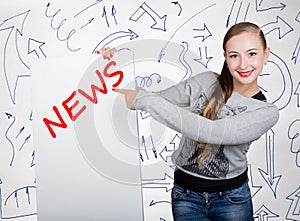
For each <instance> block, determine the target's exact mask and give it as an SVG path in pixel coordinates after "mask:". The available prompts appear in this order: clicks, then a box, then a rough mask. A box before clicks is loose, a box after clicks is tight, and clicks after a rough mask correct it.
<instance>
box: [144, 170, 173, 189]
mask: <svg viewBox="0 0 300 221" xmlns="http://www.w3.org/2000/svg"><path fill="white" fill-rule="evenodd" d="M173 182H174V181H173V178H172V177H170V176H169V175H168V174H167V173H165V174H164V177H163V178H162V179H143V180H142V188H150V189H157V188H159V189H165V190H166V192H169V191H170V190H171V189H172V188H173Z"/></svg>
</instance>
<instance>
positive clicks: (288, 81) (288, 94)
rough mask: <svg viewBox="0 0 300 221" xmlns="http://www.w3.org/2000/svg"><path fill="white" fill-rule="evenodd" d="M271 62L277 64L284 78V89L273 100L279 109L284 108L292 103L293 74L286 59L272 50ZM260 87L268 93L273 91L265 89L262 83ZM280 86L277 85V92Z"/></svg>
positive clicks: (269, 61)
mask: <svg viewBox="0 0 300 221" xmlns="http://www.w3.org/2000/svg"><path fill="white" fill-rule="evenodd" d="M269 63H271V64H273V65H275V67H276V68H277V69H278V71H279V74H280V75H281V76H280V77H281V78H282V83H281V84H282V90H281V91H279V95H278V96H277V95H276V96H277V97H276V98H275V99H274V100H272V101H271V102H272V103H273V104H275V105H276V106H277V107H278V109H279V110H282V109H283V108H285V107H286V106H287V105H288V104H289V103H290V101H291V98H292V95H293V81H292V76H291V73H290V71H289V69H288V66H287V65H286V63H285V61H284V60H283V59H281V58H280V57H279V56H277V55H276V54H275V53H273V52H271V53H270V55H269V60H268V65H269ZM259 87H260V89H262V90H263V91H265V92H267V93H272V91H267V90H265V88H263V87H261V85H260V86H259ZM278 88H279V87H277V89H276V90H275V91H274V92H276V94H277V93H278Z"/></svg>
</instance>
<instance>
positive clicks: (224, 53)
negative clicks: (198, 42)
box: [223, 51, 226, 59]
mask: <svg viewBox="0 0 300 221" xmlns="http://www.w3.org/2000/svg"><path fill="white" fill-rule="evenodd" d="M223 56H224V58H225V59H226V52H225V51H224V52H223Z"/></svg>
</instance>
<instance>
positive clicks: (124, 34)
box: [0, 0, 300, 221]
mask: <svg viewBox="0 0 300 221" xmlns="http://www.w3.org/2000/svg"><path fill="white" fill-rule="evenodd" d="M299 3H300V2H299V0H283V1H277V0H275V1H269V0H251V1H250V0H230V1H214V0H205V1H194V2H193V3H192V1H188V0H181V1H173V2H172V1H165V0H164V1H145V2H143V1H137V0H131V1H130V2H129V1H120V0H119V1H118V0H116V1H91V0H84V1H76V2H74V1H33V0H28V1H20V0H10V1H2V2H1V3H0V12H1V13H0V179H1V182H0V197H1V199H0V200H1V201H0V220H37V219H38V215H37V206H38V205H37V201H36V191H37V188H36V176H35V167H38V165H37V164H36V161H35V160H36V157H37V156H36V152H35V149H36V148H41V147H36V146H34V141H33V140H34V134H33V130H32V123H33V121H34V120H35V115H34V114H33V106H32V94H31V93H32V90H31V88H32V87H34V85H32V84H37V82H36V81H35V82H31V76H32V74H33V73H32V70H33V69H34V65H33V64H36V63H39V61H42V60H47V59H53V58H54V59H55V58H58V57H60V56H67V57H70V56H75V55H85V54H92V53H93V51H94V50H95V49H96V48H100V47H103V46H110V47H117V48H118V49H122V50H123V51H122V50H120V53H122V52H124V50H125V51H126V50H128V51H130V53H128V56H127V58H128V61H127V60H126V62H127V63H126V62H125V61H124V60H122V61H123V63H119V65H123V66H121V67H120V68H122V70H124V73H126V71H127V70H128V67H129V66H130V68H132V66H134V76H132V81H134V78H135V80H136V82H137V83H138V85H139V86H142V87H144V88H145V89H147V90H158V89H161V88H164V87H167V86H169V85H171V84H174V83H177V82H179V81H180V80H182V79H185V78H187V77H189V76H190V75H191V74H195V73H196V72H198V71H202V70H205V69H206V68H208V69H211V70H214V71H216V72H219V71H220V69H221V64H222V63H223V57H222V47H221V43H222V38H223V35H224V33H225V32H226V30H227V28H228V27H229V26H231V25H233V24H234V23H236V22H239V21H244V20H246V21H251V22H255V23H257V24H258V25H259V26H260V27H261V28H262V30H263V31H264V33H265V34H266V38H267V41H268V44H269V46H270V47H271V51H272V52H271V54H270V57H269V60H268V63H267V65H266V67H265V69H264V72H263V73H264V75H263V76H261V77H260V85H261V88H262V90H263V92H264V93H265V95H266V97H267V98H268V100H269V101H270V102H272V103H275V104H276V105H277V106H278V108H279V109H280V119H279V122H278V123H277V124H276V125H275V126H274V128H272V130H270V131H268V133H267V134H266V135H265V136H263V137H261V139H260V140H258V141H256V142H255V143H253V145H252V148H251V149H250V152H249V155H248V156H249V177H250V184H251V190H252V194H253V197H254V211H255V213H254V216H255V218H256V220H259V221H267V220H300V204H299V194H300V176H299V174H300V138H299V132H300V115H299V113H300V97H299V96H300V95H299V93H300V90H299V89H300V75H299V73H298V72H299V63H300V58H299V56H300V4H299ZM156 22H157V23H156ZM131 31H132V32H133V33H132V32H131ZM161 51H163V52H164V53H165V55H164V56H159V55H160V52H161ZM194 59H196V60H194ZM197 59H198V60H197ZM158 60H160V62H158ZM130 70H131V69H130ZM35 74H36V73H35ZM40 74H41V75H42V74H43V73H40ZM66 74H69V73H66ZM70 76H71V75H70ZM66 79H68V77H66ZM142 79H143V80H142ZM158 79H160V81H159V80H158ZM41 83H42V82H41ZM129 86H130V85H129ZM56 90H58V91H59V90H60V88H56ZM45 97H46V98H45V102H48V101H49V100H51V94H46V95H45ZM47 97H49V100H48V99H47ZM116 99H119V98H116ZM35 105H39V104H35ZM50 105H53V104H50ZM113 111H116V110H113ZM123 113H125V114H126V112H124V111H123ZM116 115H117V113H116ZM128 122H129V121H128ZM138 122H139V125H140V127H139V141H140V145H139V148H140V158H141V162H140V163H141V166H142V173H141V175H142V179H141V185H142V187H143V188H142V190H143V202H144V204H143V206H144V220H149V221H153V220H160V221H162V220H167V221H169V220H172V217H171V206H170V189H171V188H172V182H173V179H172V177H173V169H174V167H173V166H172V163H171V161H170V155H171V153H172V151H173V150H174V148H175V147H176V145H177V144H178V141H179V137H180V134H176V133H175V132H174V131H171V130H169V129H167V128H165V127H163V126H162V125H159V124H157V123H156V122H154V121H153V120H152V119H151V118H149V117H147V115H146V113H138ZM116 124H118V123H116ZM125 124H126V121H125ZM100 127H101V126H100ZM126 128H130V125H126ZM130 129H132V128H130ZM132 130H134V128H133V129H132ZM100 136H101V135H100ZM51 139H53V138H51V137H50V136H49V140H47V139H46V140H45V141H44V142H45V143H47V142H50V141H51ZM111 139H112V140H118V139H121V138H120V137H118V136H112V137H111ZM70 154H72V153H70Z"/></svg>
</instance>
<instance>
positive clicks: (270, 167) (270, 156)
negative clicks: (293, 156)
mask: <svg viewBox="0 0 300 221" xmlns="http://www.w3.org/2000/svg"><path fill="white" fill-rule="evenodd" d="M274 137H275V133H274V131H273V130H272V129H270V130H269V131H268V132H267V133H266V162H267V172H265V171H263V170H262V169H260V168H258V170H259V172H260V174H261V175H262V177H263V178H264V180H265V181H266V183H267V184H268V186H269V187H270V189H271V190H272V192H273V194H274V197H275V199H276V192H277V186H278V183H279V181H280V179H281V177H282V175H279V176H275V159H274V155H275V150H274V149H275V148H274Z"/></svg>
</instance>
